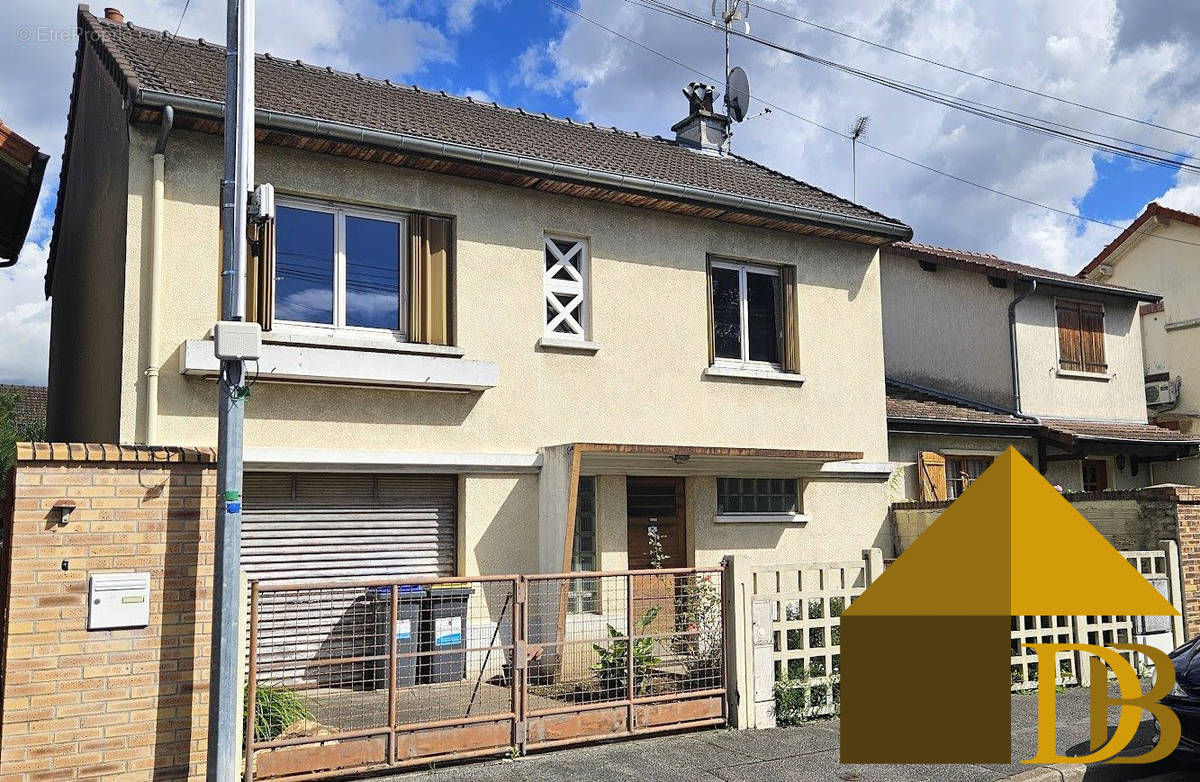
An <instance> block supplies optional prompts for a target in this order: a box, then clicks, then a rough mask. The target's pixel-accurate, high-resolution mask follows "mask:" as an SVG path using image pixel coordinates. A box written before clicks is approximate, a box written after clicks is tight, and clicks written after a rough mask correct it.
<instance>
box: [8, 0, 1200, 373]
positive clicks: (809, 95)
mask: <svg viewBox="0 0 1200 782" xmlns="http://www.w3.org/2000/svg"><path fill="white" fill-rule="evenodd" d="M114 2H115V4H116V5H118V7H120V9H121V10H122V11H123V12H124V14H125V17H126V19H127V20H129V21H132V22H133V23H134V24H138V25H141V26H144V27H149V28H153V29H159V30H169V31H174V30H175V29H176V27H177V26H178V27H179V29H180V34H181V35H184V36H188V37H193V38H194V37H204V38H207V39H208V40H211V41H222V40H223V39H224V15H225V0H190V2H188V3H187V10H186V14H184V13H183V11H184V6H185V0H114ZM670 2H671V3H673V4H674V5H676V6H678V7H681V8H686V9H688V10H690V11H692V12H695V13H698V14H701V15H707V14H708V13H709V11H710V6H711V3H710V0H670ZM5 6H6V8H7V12H6V15H5V18H6V19H7V20H9V21H8V26H9V28H10V30H11V32H10V33H9V35H11V36H12V38H13V40H12V41H9V42H6V43H5V44H4V45H0V119H2V120H3V121H4V122H5V123H6V124H7V125H9V126H10V127H12V128H13V129H15V130H16V131H17V132H19V133H20V134H22V135H23V136H25V137H26V138H28V139H30V140H31V141H33V142H34V143H35V144H37V145H39V146H40V147H41V148H42V150H43V151H45V152H47V153H49V154H50V155H51V161H50V164H49V166H48V169H47V174H46V183H45V186H44V187H43V192H42V196H41V200H40V202H39V206H38V210H37V214H36V217H35V221H34V224H33V226H32V228H31V230H30V234H29V239H28V242H27V244H26V246H25V248H24V249H23V251H22V253H21V257H20V263H18V265H17V266H16V267H14V268H12V269H7V270H0V334H4V335H5V336H4V340H3V342H0V382H16V383H37V384H40V383H44V382H45V379H46V363H47V352H48V350H47V345H48V340H49V320H50V308H49V303H48V302H46V301H45V300H44V297H43V296H42V277H43V275H44V273H45V259H46V255H47V250H48V247H49V242H50V235H51V231H52V224H53V211H54V200H55V197H56V195H57V188H58V176H59V169H60V165H59V164H60V160H61V154H62V144H63V135H64V133H65V130H66V116H67V103H68V98H69V94H70V88H71V74H72V68H73V61H74V52H75V46H76V42H75V37H74V31H73V28H74V23H75V7H76V2H75V1H74V0H6V3H5ZM563 6H565V7H566V8H568V9H571V10H573V11H575V13H571V12H569V11H567V10H564V9H563ZM770 10H775V11H778V12H780V13H781V14H785V15H786V16H781V15H778V14H772V13H770V12H769V11H770ZM93 11H94V12H95V13H98V14H99V13H102V8H101V7H100V6H96V7H95V8H94V9H93ZM181 14H182V17H181ZM788 16H791V17H802V18H804V19H807V20H809V21H811V22H815V23H817V24H819V25H823V26H826V27H830V28H834V29H836V30H839V31H842V32H844V33H849V34H851V35H855V36H858V37H861V38H865V39H869V40H871V41H874V42H878V43H883V44H886V45H888V46H890V47H892V48H895V49H900V50H903V51H905V52H909V53H912V54H916V55H919V56H921V57H924V58H927V59H930V60H935V61H938V62H941V63H945V64H948V65H953V66H955V67H957V68H961V69H964V70H967V71H971V72H974V73H980V74H983V75H986V76H988V77H990V78H992V79H996V80H999V81H1005V82H1009V83H1012V84H1018V85H1020V86H1023V87H1026V88H1028V89H1031V90H1036V91H1039V92H1044V93H1048V94H1053V95H1056V96H1059V97H1062V98H1066V99H1069V100H1072V101H1074V102H1076V103H1081V104H1084V105H1087V106H1092V107H1095V108H1100V109H1103V110H1105V111H1108V112H1112V113H1115V114H1122V115H1126V116H1130V117H1135V118H1137V119H1141V120H1144V121H1146V122H1152V123H1155V124H1157V125H1160V126H1164V127H1167V128H1176V129H1184V130H1186V129H1188V128H1197V127H1200V122H1198V120H1200V67H1197V66H1198V65H1200V62H1198V59H1200V46H1198V45H1197V44H1198V43H1200V40H1198V39H1200V3H1196V2H1191V0H1083V1H1082V2H1072V3H1064V2H1060V1H1059V0H1029V2H1023V3H1011V2H1008V1H1007V0H803V1H801V0H762V1H761V2H754V3H752V7H751V11H750V15H749V19H748V21H749V23H750V26H751V32H752V33H753V34H755V35H758V36H761V37H764V38H768V39H770V40H772V41H776V42H778V43H781V44H784V45H786V46H788V47H791V48H794V49H801V50H804V51H806V52H810V53H812V54H816V55H819V56H821V57H825V58H827V59H831V60H836V61H839V62H843V63H847V64H850V65H853V66H855V67H857V68H860V69H863V70H868V71H872V72H875V73H880V74H885V75H887V76H889V77H892V78H895V79H900V80H903V81H907V82H911V83H915V84H919V85H921V86H923V87H928V88H931V89H935V90H938V91H940V92H943V93H947V94H953V95H955V96H958V97H961V98H968V99H971V100H976V101H982V102H985V103H989V104H992V105H996V106H1002V107H1004V108H1007V109H1011V110H1014V111H1019V112H1022V113H1025V114H1030V115H1036V116H1039V117H1044V118H1046V119H1048V120H1051V121H1053V122H1058V123H1062V124H1066V125H1073V126H1076V127H1080V128H1086V129H1088V130H1093V131H1096V132H1099V133H1105V134H1108V135H1111V136H1115V137H1119V138H1123V139H1129V140H1132V141H1135V142H1137V143H1139V144H1142V145H1148V146H1153V147H1158V148H1160V149H1164V150H1168V151H1169V152H1171V153H1173V155H1175V156H1176V157H1177V158H1178V159H1182V157H1181V156H1185V155H1197V154H1198V153H1200V138H1196V137H1192V136H1189V135H1186V134H1180V133H1175V132H1170V131H1166V130H1159V129H1156V128H1154V127H1150V126H1147V125H1144V124H1138V123H1135V122H1130V121H1127V120H1124V119H1118V118H1115V117H1112V116H1108V115H1105V114H1100V113H1096V112H1092V111H1088V110H1086V109H1083V108H1077V107H1073V106H1069V105H1065V104H1063V103H1061V102H1057V101H1053V100H1048V99H1045V98H1041V97H1037V96H1034V95H1030V94H1028V93H1025V92H1020V91H1016V90H1012V89H1009V88H1006V87H1003V86H999V85H996V84H993V83H988V82H985V81H982V80H979V79H976V78H973V77H971V76H968V75H964V74H962V73H956V72H954V71H951V70H948V69H943V68H939V67H937V66H935V65H931V64H928V63H924V62H920V61H917V60H915V59H912V58H906V57H903V56H901V55H897V54H895V53H892V52H888V51H884V50H882V49H880V48H877V47H872V46H869V45H867V44H863V43H859V42H856V41H854V40H851V39H849V38H846V37H843V36H839V35H836V34H834V33H830V32H827V31H825V30H821V29H818V28H816V27H813V26H810V25H805V24H803V23H801V22H798V21H795V20H793V19H789V18H787V17H788ZM584 17H587V18H586V19H585V18H584ZM181 20H182V21H181ZM589 20H590V21H589ZM1164 20H1170V24H1164ZM258 22H259V24H258V29H257V31H256V47H255V48H256V49H257V50H258V51H260V52H261V51H269V52H272V53H273V54H276V55H279V56H281V57H287V58H292V59H295V58H299V59H301V60H304V61H305V62H309V63H314V64H319V65H331V66H334V67H336V68H340V69H344V70H347V71H351V72H362V73H364V74H369V75H372V76H375V77H378V78H389V79H392V80H393V81H401V82H406V83H415V84H418V85H420V86H422V87H425V88H428V89H440V90H446V91H447V92H451V93H455V94H460V95H471V96H472V97H474V98H477V99H482V100H494V101H497V102H499V103H501V104H503V105H507V106H521V107H524V108H526V109H528V110H532V111H544V112H546V113H549V114H551V115H555V116H569V117H572V118H574V119H577V120H580V121H587V122H595V123H597V124H602V125H615V126H617V127H621V128H624V129H628V130H637V131H641V132H645V133H650V134H656V133H657V134H662V135H665V136H669V135H670V127H671V125H672V124H674V123H675V122H676V121H678V120H679V119H682V118H683V116H684V115H685V114H686V100H685V98H684V97H683V95H682V94H681V89H682V88H683V87H684V86H685V85H686V84H687V83H688V82H689V81H693V80H705V77H709V78H708V79H707V80H709V81H716V80H717V79H716V78H712V77H713V76H714V75H718V76H719V74H720V73H721V71H722V68H723V48H722V46H723V45H722V41H721V37H720V36H719V35H718V34H717V33H715V32H714V31H713V30H711V29H708V28H704V27H700V26H696V25H693V24H690V23H688V22H686V21H682V20H679V19H676V18H671V17H669V16H666V15H663V14H658V13H655V12H654V11H651V10H647V9H646V8H644V7H641V6H639V5H637V4H635V3H634V2H630V1H629V0H426V1H425V2H418V0H258ZM601 25H603V27H602V26H601ZM14 28H15V29H14ZM604 28H609V29H608V30H606V29H604ZM612 31H615V32H616V33H619V34H620V35H623V36H626V38H628V39H632V40H633V41H636V42H637V43H640V44H642V46H641V47H639V46H638V45H637V44H635V43H631V42H630V41H628V40H624V39H622V38H620V37H617V36H616V35H614V32H612ZM643 47H644V48H643ZM656 52H657V54H656ZM672 60H674V61H676V62H672ZM732 62H733V63H734V64H737V65H741V66H742V67H743V68H745V70H746V71H747V72H748V74H749V76H750V83H751V92H752V94H753V95H754V100H755V105H754V106H753V107H752V108H751V114H752V115H753V114H755V113H757V112H758V111H760V110H761V109H762V108H763V106H764V105H765V103H770V104H772V105H774V106H776V107H778V108H777V110H774V111H772V112H771V113H770V114H766V115H762V116H757V117H754V118H752V119H749V120H748V121H746V122H744V123H742V124H740V125H738V126H736V128H735V135H734V138H733V141H732V146H733V150H734V152H736V153H738V154H741V155H745V156H748V157H751V158H754V159H755V160H758V161H759V162H761V163H763V164H765V165H768V166H771V167H772V168H776V169H778V170H780V171H783V172H785V173H787V174H790V175H792V176H795V177H797V178H799V179H802V180H804V181H806V182H810V183H812V184H814V185H817V186H819V187H822V188H825V189H827V190H830V191H832V192H834V193H837V194H839V195H843V196H846V197H849V195H850V193H851V190H852V172H851V150H850V146H849V142H848V141H847V140H846V139H845V138H843V137H842V136H839V135H835V134H834V133H831V132H829V131H828V130H824V129H822V128H820V127H817V125H815V124H811V122H815V123H820V124H822V125H825V126H827V127H830V128H833V129H835V130H843V131H844V130H846V129H848V128H849V127H850V125H851V124H852V123H853V121H854V118H855V117H857V116H860V115H867V116H869V117H870V118H871V120H870V125H869V128H868V131H867V136H866V140H867V141H868V142H870V143H871V144H873V145H876V146H878V147H880V148H883V149H886V150H888V151H890V152H893V153H895V154H897V155H901V156H903V157H906V158H909V159H911V160H914V161H918V162H920V163H923V164H925V165H926V166H929V167H932V168H936V169H939V170H941V171H945V172H948V173H950V174H953V175H954V176H957V177H960V178H964V179H969V180H972V181H974V182H977V183H979V184H982V185H985V186H987V187H989V188H992V189H995V190H1001V191H1004V192H1006V193H1010V194H1013V195H1016V196H1019V197H1021V198H1023V199H1027V200H1030V201H1035V202H1037V203H1040V204H1044V205H1047V206H1051V207H1054V208H1055V209H1058V210H1062V211H1064V212H1068V213H1071V214H1080V215H1083V216H1085V217H1088V218H1092V219H1093V220H1099V221H1103V222H1106V223H1112V224H1114V225H1117V226H1123V225H1126V224H1128V222H1129V221H1130V220H1132V219H1133V218H1134V217H1136V216H1137V214H1138V213H1139V212H1140V211H1141V210H1142V208H1143V207H1144V206H1145V204H1146V203H1147V202H1149V201H1152V200H1157V201H1159V202H1160V203H1164V204H1167V205H1169V206H1173V207H1176V208H1179V209H1184V210H1191V211H1200V176H1198V175H1195V174H1189V173H1187V172H1179V171H1177V170H1175V169H1173V168H1162V167H1159V166H1154V165H1149V164H1145V163H1135V162H1131V161H1129V160H1127V159H1124V158H1116V157H1112V156H1105V155H1102V154H1099V153H1096V152H1094V151H1093V150H1090V149H1087V148H1084V147H1080V146H1077V145H1073V144H1069V143H1065V142H1063V141H1060V140H1057V139H1052V138H1049V137H1045V136H1042V135H1036V134H1031V133H1028V132H1026V131H1022V130H1019V129H1016V128H1013V127H1009V126H1004V125H1000V124H998V123H994V122H990V121H988V120H985V119H982V118H978V117H973V116H970V115H967V114H963V113H961V112H957V111H955V110H953V109H950V108H946V107H943V106H938V105H934V104H931V103H928V102H923V101H921V100H919V99H917V98H914V97H911V96H908V95H904V94H901V93H898V92H895V91H891V90H888V89H886V88H884V87H881V86H879V85H876V84H872V83H870V82H867V81H863V80H860V79H858V78H856V77H853V76H850V75H846V74H842V73H838V72H836V71H832V70H829V69H826V68H824V67H822V66H820V65H817V64H813V63H809V62H805V61H802V60H799V59H797V58H795V57H793V56H791V55H788V54H784V53H781V52H778V51H774V50H770V49H767V48H765V47H762V46H760V45H758V44H755V43H753V42H751V41H746V40H739V39H736V38H735V39H734V40H733V43H732ZM781 109H786V112H785V111H783V110H781ZM788 112H790V113H788ZM793 114H795V115H800V116H801V117H804V118H805V119H807V120H810V121H811V122H806V121H804V120H802V119H799V118H797V117H795V116H792V115H793ZM856 178H857V198H858V201H859V202H860V203H863V204H865V205H867V206H869V207H871V208H873V209H876V210H878V211H880V212H883V213H884V214H887V215H889V216H893V217H898V218H900V219H902V220H904V221H905V222H907V223H908V224H909V225H912V226H913V228H914V230H915V234H916V236H915V238H916V240H917V241H923V242H929V243H933V244H940V245H947V246H953V247H959V248H963V249H970V250H975V251H981V252H992V253H996V254H997V255H1000V256H1001V257H1004V258H1008V259H1010V260H1015V261H1020V262H1024V263H1029V264H1032V265H1036V266H1042V267H1046V268H1050V269H1056V270H1060V271H1068V272H1075V271H1078V269H1079V268H1080V267H1082V266H1083V265H1084V264H1085V263H1086V262H1087V261H1088V260H1089V259H1090V258H1092V257H1093V256H1094V255H1095V253H1096V252H1098V251H1099V249H1100V248H1101V247H1103V246H1104V245H1105V244H1106V243H1107V242H1108V241H1109V240H1111V239H1112V238H1113V237H1114V236H1115V235H1116V234H1117V232H1118V230H1117V229H1115V228H1112V227H1109V226H1107V225H1101V224H1097V223H1092V222H1086V221H1082V220H1078V219H1074V218H1071V217H1068V216H1066V215H1062V214H1058V213H1055V212H1052V211H1049V210H1046V209H1042V208H1039V207H1036V206H1031V205H1029V204H1026V203H1022V202H1021V201H1017V200H1014V199H1008V198H1004V197H1001V196H998V195H994V194H992V193H989V192H986V191H984V190H982V189H979V188H975V187H972V186H970V185H966V184H963V183H961V182H958V181H955V180H954V179H951V178H948V177H944V176H940V175H938V174H936V173H932V172H930V171H928V170H926V169H922V168H919V167H916V166H913V165H910V164H908V163H905V162H903V161H900V160H898V159H895V158H892V157H888V156H886V155H883V154H881V153H879V152H876V151H874V150H871V149H867V148H863V147H859V150H858V162H857V177H856Z"/></svg>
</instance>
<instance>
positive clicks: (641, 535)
mask: <svg viewBox="0 0 1200 782" xmlns="http://www.w3.org/2000/svg"><path fill="white" fill-rule="evenodd" d="M625 486H626V488H625V499H626V503H627V513H628V516H629V526H628V535H629V537H628V551H629V568H630V570H646V569H649V568H653V567H654V566H655V557H653V556H652V555H651V546H650V533H651V531H652V530H654V531H657V533H658V541H659V544H660V545H661V547H662V555H663V558H661V560H660V561H659V562H658V565H659V566H660V567H664V568H677V567H687V564H688V563H687V533H686V529H687V527H686V520H685V519H686V516H685V514H684V500H683V487H684V481H683V478H640V477H637V478H635V477H630V478H626V484H625ZM676 591H677V590H676V584H675V577H674V576H670V575H661V576H656V575H644V576H634V577H633V606H632V608H633V611H632V614H633V616H632V619H633V621H634V622H635V623H637V622H638V621H639V620H641V619H643V618H646V619H650V617H648V613H649V612H651V611H653V612H654V616H653V619H650V621H649V622H648V624H646V625H645V626H644V627H642V628H639V629H635V630H634V633H635V634H636V635H643V636H644V635H656V636H669V634H671V633H673V632H675V629H676V628H675V602H676V601H675V595H676ZM668 640H669V639H668V638H666V637H663V638H660V642H661V643H664V644H665V643H666V642H667V641H668Z"/></svg>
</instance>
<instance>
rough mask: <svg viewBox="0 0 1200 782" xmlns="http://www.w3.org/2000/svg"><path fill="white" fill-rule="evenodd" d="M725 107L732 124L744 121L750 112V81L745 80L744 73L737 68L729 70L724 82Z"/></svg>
mask: <svg viewBox="0 0 1200 782" xmlns="http://www.w3.org/2000/svg"><path fill="white" fill-rule="evenodd" d="M725 105H726V106H727V107H728V108H729V116H730V117H731V118H732V119H733V121H734V122H741V121H742V120H744V119H745V118H746V114H747V113H748V112H749V111H750V80H749V79H748V78H746V72H745V71H744V70H742V69H741V68H739V67H737V66H734V67H733V68H730V69H729V77H728V79H727V80H726V82H725Z"/></svg>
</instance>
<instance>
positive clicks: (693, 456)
mask: <svg viewBox="0 0 1200 782" xmlns="http://www.w3.org/2000/svg"><path fill="white" fill-rule="evenodd" d="M79 25H80V28H81V30H82V31H83V34H81V35H80V36H79V49H78V58H77V65H76V72H75V80H74V87H73V90H72V98H71V109H70V117H69V131H68V137H67V145H66V152H65V156H64V165H63V173H62V185H61V190H60V198H59V207H58V212H57V215H56V224H55V231H54V239H53V244H52V248H51V255H50V258H49V269H48V275H47V289H46V290H47V294H48V295H49V296H51V297H52V299H53V326H52V333H51V360H50V392H49V426H50V438H51V439H53V440H59V441H63V440H66V441H84V442H121V443H147V442H149V443H151V444H185V445H196V446H209V445H212V444H214V443H215V442H216V437H217V422H216V405H217V394H218V391H217V385H216V383H214V378H215V376H216V374H217V367H218V364H217V361H216V359H215V358H214V354H213V343H212V341H211V328H212V326H213V324H214V322H215V321H216V320H217V319H218V285H219V282H220V274H219V265H220V258H219V255H220V246H219V233H220V226H219V205H218V198H217V194H218V185H219V182H220V179H221V174H222V138H221V130H222V121H221V117H222V100H223V95H224V85H225V81H224V79H225V76H224V61H225V51H224V49H223V48H221V47H219V46H215V45H213V44H212V43H209V42H206V41H203V40H189V39H185V38H175V37H170V36H164V35H163V34H162V33H161V32H159V31H154V30H147V29H143V28H140V27H136V26H133V25H132V24H127V23H123V20H122V18H121V17H120V15H119V12H110V14H109V18H108V19H99V18H96V17H95V16H93V15H92V14H91V13H90V12H89V11H88V10H87V9H86V7H84V8H81V10H80V14H79ZM256 78H257V85H258V87H257V99H258V108H259V111H258V117H257V122H258V128H257V139H258V145H257V149H256V167H257V168H256V171H257V180H258V181H259V182H267V183H271V184H272V185H273V186H274V189H275V193H276V202H277V207H278V209H277V216H276V218H275V220H274V223H273V225H272V226H270V227H271V229H272V230H273V232H274V251H273V252H272V251H271V242H269V241H263V242H259V241H258V238H257V236H256V239H255V253H256V255H255V270H253V271H252V273H251V275H250V279H249V281H248V285H249V288H250V295H249V297H248V298H249V299H250V300H251V305H252V306H251V308H250V310H249V311H248V312H247V313H246V316H247V317H248V318H253V319H256V320H258V321H259V322H260V323H262V325H263V326H264V329H265V331H264V343H265V344H264V348H263V354H262V358H261V360H259V361H258V362H257V365H256V366H254V367H252V373H253V375H254V379H255V382H254V384H253V387H252V394H251V397H250V400H249V403H248V408H247V411H248V412H247V421H246V435H245V443H246V450H245V458H246V470H247V475H246V479H245V486H244V497H245V503H244V507H245V511H244V518H243V523H244V527H243V544H244V559H243V562H244V565H245V567H246V569H247V570H248V571H249V573H250V574H251V575H252V576H268V575H273V574H281V573H286V574H288V575H294V576H304V575H325V576H341V575H347V574H353V575H366V574H370V573H382V572H386V573H390V574H395V573H400V574H413V575H461V576H469V575H475V574H495V573H513V572H519V573H528V572H539V571H541V572H558V571H561V570H564V569H572V568H574V569H577V570H596V569H603V570H621V569H624V568H627V567H633V568H641V567H646V566H647V565H648V564H649V562H650V555H651V554H650V543H649V536H650V533H651V530H655V531H657V533H658V535H659V538H660V540H661V541H662V545H663V553H664V554H665V555H666V556H667V557H669V559H668V560H667V564H668V565H680V566H683V565H697V566H703V565H712V564H716V563H719V562H720V560H721V558H722V556H723V555H725V554H729V553H738V554H745V555H747V556H748V557H749V558H750V560H751V561H762V562H790V561H800V560H818V561H827V560H834V559H839V558H848V557H849V558H858V557H860V556H861V551H862V550H863V549H864V548H867V547H871V546H881V547H883V548H884V549H885V550H886V551H889V552H890V548H891V541H892V533H891V531H890V529H889V527H888V518H887V517H888V504H889V497H888V487H887V481H888V479H889V477H890V474H891V467H890V465H888V464H887V459H888V452H887V423H886V411H885V403H884V399H885V395H884V343H883V336H882V333H881V329H880V322H881V302H880V289H879V273H880V266H879V250H880V247H881V246H884V245H887V244H889V243H891V242H894V241H897V240H905V239H908V238H909V237H910V236H911V230H910V229H909V228H908V227H907V226H906V225H905V224H903V223H902V222H900V221H898V220H895V219H892V218H889V217H886V216H884V215H881V214H879V213H877V212H874V211H871V210H870V209H867V208H865V207H862V206H859V205H856V204H854V203H851V202H848V201H846V200H843V199H841V198H838V197H836V196H833V195H831V194H829V193H826V192H823V191H821V190H819V189H817V188H815V187H813V186H811V185H808V184H805V183H803V182H800V181H797V180H796V179H793V178H791V177H789V176H786V175H784V174H781V173H779V172H776V171H773V170H771V169H768V168H766V167H764V166H761V165H758V164H756V163H754V162H753V161H750V160H747V159H745V158H742V157H739V156H737V155H735V154H728V153H726V152H724V151H723V149H722V144H723V140H724V138H725V135H726V133H727V130H728V129H727V127H726V120H725V118H724V117H723V116H722V115H720V114H717V113H715V112H714V111H713V105H712V99H713V94H712V90H711V88H707V87H704V86H703V85H691V86H690V87H689V89H688V90H687V94H688V99H689V100H688V105H687V106H686V109H687V112H688V113H687V116H686V117H685V118H684V119H683V120H682V121H681V122H680V123H678V124H677V125H676V126H675V128H674V130H675V135H674V136H673V137H671V138H661V137H658V136H646V135H641V134H637V133H631V132H625V131H621V130H617V129H615V128H607V127H597V126H595V125H592V124H589V123H579V122H573V121H570V120H562V119H553V118H550V117H547V116H545V115H541V114H532V113H528V112H524V111H521V110H512V109H506V108H502V107H499V106H497V105H495V104H491V103H484V102H480V101H475V100H471V99H469V98H457V97H451V96H448V95H445V94H442V93H435V92H427V91H423V90H420V89H418V88H415V87H408V86H400V85H396V84H392V83H390V82H387V81H378V80H375V79H370V78H367V77H365V76H362V75H359V74H347V73H340V72H337V71H334V70H332V69H329V68H325V67H316V66H312V65H306V64H303V63H300V62H296V61H292V60H283V59H279V58H277V57H273V56H271V55H269V54H266V55H260V56H259V57H258V59H257V77H256ZM684 108H685V106H684V105H683V102H682V101H681V106H680V109H681V114H682V113H683V110H684ZM259 236H261V234H260V235H259ZM348 518H354V519H363V521H361V522H357V523H358V525H359V526H360V527H362V528H363V529H367V528H369V529H368V531H367V532H364V533H363V534H347V532H346V530H345V528H344V522H345V520H346V519H348ZM368 533H369V534H368ZM587 601H588V597H587V596H586V595H584V596H580V597H579V600H578V601H577V602H573V605H578V606H581V607H582V606H586V605H587Z"/></svg>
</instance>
